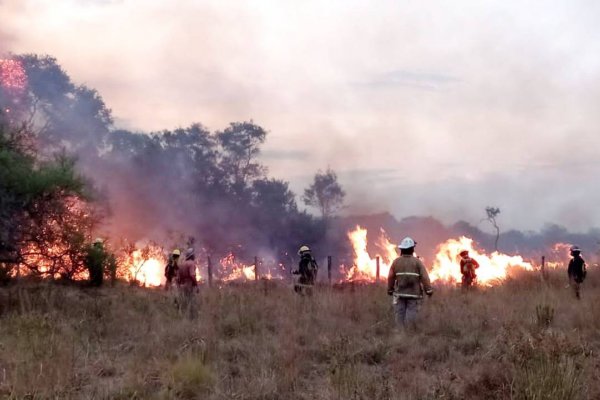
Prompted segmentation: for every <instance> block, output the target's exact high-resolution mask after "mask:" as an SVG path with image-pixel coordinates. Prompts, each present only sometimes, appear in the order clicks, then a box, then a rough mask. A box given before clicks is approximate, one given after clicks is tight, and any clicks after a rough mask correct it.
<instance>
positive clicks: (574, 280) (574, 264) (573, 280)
mask: <svg viewBox="0 0 600 400" xmlns="http://www.w3.org/2000/svg"><path fill="white" fill-rule="evenodd" d="M570 252H571V257H572V258H571V261H569V267H568V269H567V274H568V275H569V286H571V288H572V289H573V292H574V293H575V297H576V298H577V299H579V298H580V289H581V284H582V283H583V281H584V280H585V277H586V275H587V268H586V265H585V260H584V259H583V257H581V249H580V248H579V246H571V249H570Z"/></svg>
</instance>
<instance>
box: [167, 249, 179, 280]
mask: <svg viewBox="0 0 600 400" xmlns="http://www.w3.org/2000/svg"><path fill="white" fill-rule="evenodd" d="M179 256H181V251H179V249H175V250H173V252H172V253H171V255H170V256H169V261H168V262H167V265H165V278H166V279H167V281H166V282H165V290H169V288H170V287H171V286H172V284H173V278H175V276H177V270H178V268H179V266H178V264H179Z"/></svg>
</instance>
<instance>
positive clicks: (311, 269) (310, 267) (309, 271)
mask: <svg viewBox="0 0 600 400" xmlns="http://www.w3.org/2000/svg"><path fill="white" fill-rule="evenodd" d="M318 270H319V265H318V264H317V261H316V260H315V259H314V258H312V257H311V258H310V261H309V262H308V264H307V265H306V277H307V278H308V281H309V282H312V281H314V280H315V279H317V271H318Z"/></svg>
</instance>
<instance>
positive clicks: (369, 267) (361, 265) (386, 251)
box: [345, 226, 398, 281]
mask: <svg viewBox="0 0 600 400" xmlns="http://www.w3.org/2000/svg"><path fill="white" fill-rule="evenodd" d="M348 239H350V243H351V244H352V249H353V251H354V260H353V262H354V265H353V266H352V267H351V268H350V269H349V270H347V271H346V272H345V279H346V280H350V281H352V280H375V279H376V277H377V257H379V278H380V279H384V278H385V277H387V274H388V272H389V270H390V266H391V265H392V262H393V261H394V260H395V259H396V257H398V255H397V253H396V245H394V244H393V243H391V242H390V240H389V238H388V237H387V235H386V233H385V231H384V230H383V229H382V230H381V233H380V235H379V237H378V238H377V240H376V241H375V245H376V246H377V248H378V249H379V250H380V252H379V253H377V254H376V255H375V257H372V256H371V255H370V254H369V252H368V251H367V244H368V241H367V230H366V229H364V228H361V227H360V226H357V227H356V228H355V229H354V230H353V231H350V232H348Z"/></svg>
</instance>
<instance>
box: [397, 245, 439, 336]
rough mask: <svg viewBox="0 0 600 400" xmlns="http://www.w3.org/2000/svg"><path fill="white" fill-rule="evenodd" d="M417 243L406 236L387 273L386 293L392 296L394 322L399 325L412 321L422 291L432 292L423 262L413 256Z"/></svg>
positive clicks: (430, 293) (415, 314)
mask: <svg viewBox="0 0 600 400" xmlns="http://www.w3.org/2000/svg"><path fill="white" fill-rule="evenodd" d="M416 245H417V243H416V242H415V241H414V240H413V239H411V238H409V237H406V238H404V239H403V240H402V242H401V243H400V245H398V248H399V249H400V257H398V258H396V259H395V260H394V262H393V263H392V265H391V267H390V272H389V274H388V285H387V292H388V295H390V296H393V304H394V308H395V313H396V322H397V323H398V324H399V325H402V326H403V325H405V324H408V323H414V321H415V319H416V317H417V313H418V311H419V305H420V302H421V299H422V298H423V292H425V293H426V294H427V295H428V296H431V295H432V294H433V288H432V287H431V283H430V281H429V275H428V274H427V269H425V265H423V262H422V261H421V260H419V259H418V258H417V257H415V255H414V253H415V246H416Z"/></svg>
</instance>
